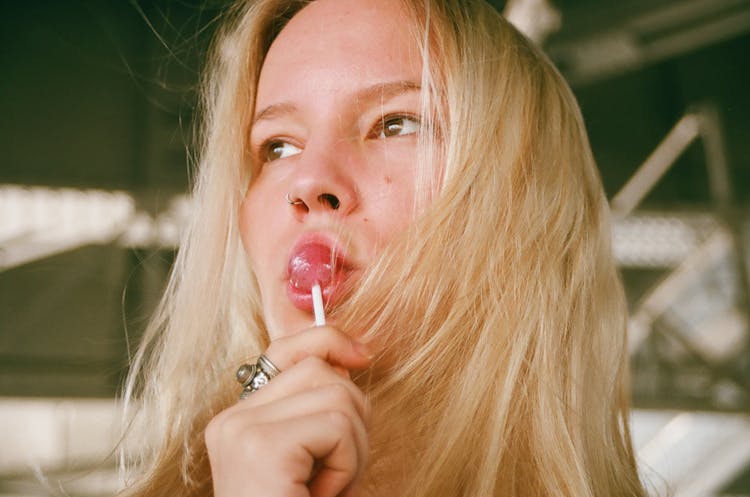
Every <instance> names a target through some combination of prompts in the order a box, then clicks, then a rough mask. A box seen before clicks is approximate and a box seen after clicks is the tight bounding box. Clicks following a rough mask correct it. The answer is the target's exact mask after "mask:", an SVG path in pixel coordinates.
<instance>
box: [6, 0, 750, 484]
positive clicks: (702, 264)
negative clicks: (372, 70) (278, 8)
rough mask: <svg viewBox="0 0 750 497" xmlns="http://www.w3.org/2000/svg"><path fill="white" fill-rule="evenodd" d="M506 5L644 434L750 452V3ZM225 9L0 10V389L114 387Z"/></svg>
mask: <svg viewBox="0 0 750 497" xmlns="http://www.w3.org/2000/svg"><path fill="white" fill-rule="evenodd" d="M514 3H516V4H521V3H524V4H525V5H523V6H521V7H523V8H520V7H519V6H518V5H515V7H518V8H519V9H520V10H518V11H517V12H520V14H518V15H519V16H520V15H523V12H527V13H528V12H532V13H533V14H532V15H533V16H536V17H544V18H545V19H547V20H548V22H547V28H546V29H545V30H542V31H540V32H539V35H538V36H539V39H540V40H541V39H543V46H544V48H545V51H546V52H547V53H548V54H549V56H550V57H551V59H552V60H553V61H554V62H555V63H556V64H557V65H558V67H559V68H560V70H561V72H562V73H563V75H564V76H565V77H566V78H567V79H568V81H569V82H570V84H571V86H572V88H573V91H574V93H575V94H576V96H577V98H578V99H579V103H580V105H581V108H582V112H583V114H584V118H585V121H586V124H587V128H588V131H589V135H590V139H591V144H592V148H593V151H594V154H595V157H596V159H597V162H598V164H599V167H600V170H601V174H602V179H603V182H604V185H605V189H606V191H607V193H608V196H609V198H610V199H611V201H612V205H613V210H614V211H615V214H616V216H617V222H616V225H615V227H614V233H613V237H614V242H615V250H616V254H617V257H618V260H619V262H620V265H621V269H622V273H623V279H624V282H625V284H626V290H627V293H628V299H629V305H630V309H631V352H632V363H633V367H634V368H633V371H634V372H633V390H634V392H633V393H634V402H635V405H636V406H637V407H639V408H641V409H644V411H641V412H643V413H645V414H642V415H641V416H640V419H641V421H642V423H643V424H642V426H651V427H652V431H651V432H649V431H648V430H649V429H645V431H643V430H642V433H645V432H648V433H651V435H653V436H654V437H656V436H660V437H661V439H664V437H667V436H668V435H669V436H671V437H672V438H671V439H669V440H671V441H672V443H673V445H674V446H675V447H679V444H678V442H679V440H681V439H679V437H678V436H677V435H676V434H678V433H683V435H684V436H687V434H689V433H693V434H695V433H699V432H700V433H703V432H701V430H703V429H705V430H707V431H706V433H713V432H711V430H712V429H713V428H711V426H713V425H711V424H710V422H709V421H706V420H708V419H709V418H704V417H702V414H695V415H694V416H693V417H692V418H686V417H679V416H680V415H681V414H684V413H686V412H690V413H695V412H698V413H717V414H718V413H723V414H721V415H723V416H739V418H734V417H732V418H726V419H732V420H735V419H740V421H737V422H736V423H735V424H731V423H729V422H728V423H726V424H724V425H723V426H730V425H731V426H732V427H734V428H732V429H736V432H733V433H734V437H735V439H736V440H746V439H747V438H746V437H747V436H748V433H750V431H747V430H750V428H748V427H747V425H746V424H745V421H743V420H744V419H745V418H744V417H743V416H744V415H745V414H747V413H748V412H749V411H750V331H749V330H748V323H749V322H750V319H749V318H748V309H750V305H748V302H749V301H748V295H749V294H750V292H748V269H747V268H748V261H749V259H750V258H749V254H750V252H749V251H748V247H749V246H750V222H748V215H747V213H748V201H749V200H750V164H749V163H750V121H748V119H747V117H746V116H747V115H750V91H748V87H749V85H748V83H749V82H750V62H748V60H750V59H748V56H747V54H748V53H749V52H750V0H622V1H620V2H617V3H613V2H602V1H601V0H551V1H545V0H532V1H520V0H519V1H518V2H514ZM495 5H496V7H498V9H499V10H503V9H508V8H509V7H511V6H512V5H506V4H505V2H495ZM221 6H222V2H219V1H215V2H206V1H203V2H169V1H167V0H161V1H158V0H157V1H151V2H145V1H140V2H139V1H134V2H127V3H126V2H107V3H101V2H84V1H82V0H79V1H71V2H65V3H61V2H29V3H21V2H17V3H10V2H3V3H2V4H0V43H1V44H0V47H2V48H0V67H2V68H3V77H2V78H0V151H1V152H2V155H0V316H2V322H1V323H2V324H0V396H6V397H8V396H11V397H26V398H30V397H71V398H73V397H75V398H80V397H94V398H110V397H112V396H113V395H114V394H115V393H116V391H117V389H118V388H119V384H120V381H121V378H122V374H123V372H124V371H125V368H126V365H127V357H128V350H129V347H130V346H131V345H132V344H133V343H134V342H135V340H137V337H138V335H139V333H140V330H141V329H142V327H143V325H144V323H145V322H146V320H147V319H148V316H149V313H150V310H151V309H152V308H153V305H154V303H155V301H156V300H157V299H158V296H159V294H160V291H161V288H162V287H163V284H164V281H165V277H166V275H167V273H168V271H169V267H170V264H171V261H172V260H173V255H174V250H175V249H176V245H177V239H178V234H179V229H180V226H181V225H182V222H183V220H184V219H185V218H186V216H188V215H189V199H188V198H187V197H186V196H185V195H184V194H185V191H186V189H187V185H188V183H189V174H188V171H189V166H188V163H189V158H188V153H187V152H186V144H187V145H189V144H190V143H191V137H192V127H191V126H192V120H193V116H194V112H195V108H194V102H195V98H196V93H195V89H196V86H195V85H196V80H197V77H198V74H199V71H200V61H201V60H202V59H203V57H204V55H205V51H206V47H207V43H208V40H209V39H210V35H211V32H212V31H213V29H214V28H215V25H216V21H215V19H216V16H217V15H218V14H219V13H220V10H221ZM524 9H526V10H525V11H524ZM535 9H536V10H535ZM539 9H546V10H543V12H545V14H544V15H543V16H542V15H541V14H539V12H542V11H541V10H539ZM506 12H507V10H506ZM665 412H667V413H672V415H664V414H663V413H665ZM660 416H667V417H660ZM637 417H638V416H637ZM688 419H689V420H690V422H688V421H686V420H688ZM710 419H714V418H710ZM721 419H725V418H721ZM675 420H677V421H675ZM704 421H705V423H704V424H700V423H703V422H704ZM691 423H692V424H691ZM699 425H700V427H701V428H700V429H698V428H696V429H693V430H691V429H687V428H685V427H686V426H693V427H698V426H699ZM654 427H657V428H658V429H657V428H654ZM680 430H683V431H682V432H680ZM670 434H671V435H670ZM644 436H645V435H644ZM701 436H703V437H704V439H706V440H708V439H710V438H711V435H701ZM652 438H653V437H652ZM649 440H650V439H649ZM684 440H688V439H684ZM690 440H692V439H690ZM665 443H666V442H665ZM690 443H693V442H690ZM701 443H703V442H694V444H698V445H700V444H701ZM643 445H644V446H649V445H648V440H646V439H644V441H643ZM649 447H651V449H649V450H650V451H651V452H650V454H651V456H650V457H652V458H656V459H651V461H652V462H653V461H656V462H655V463H654V464H655V465H656V466H657V467H658V466H659V464H661V463H660V462H659V460H658V457H659V456H658V451H656V450H655V449H653V447H654V446H653V444H652V445H650V446H649ZM705 447H708V446H707V445H706V446H705ZM683 449H684V448H681V449H679V450H683ZM706 450H709V449H708V448H706ZM711 450H714V449H711ZM738 450H739V449H738ZM737 454H740V452H737V453H736V454H735V456H736V457H735V459H734V460H735V461H738V460H739V461H745V462H744V463H742V464H740V466H739V467H738V468H735V469H734V470H733V472H732V473H731V474H729V475H728V476H725V477H724V479H723V480H722V481H719V482H718V483H715V482H714V483H713V487H711V486H710V485H711V483H710V482H711V481H712V480H711V475H716V474H719V473H720V471H718V470H715V469H712V468H711V466H710V465H709V464H708V463H707V462H705V461H704V463H703V464H704V466H703V467H704V470H705V471H704V473H706V475H707V476H705V477H704V478H703V480H701V481H702V482H703V483H702V484H703V485H704V486H705V485H708V487H707V488H711V491H712V492H713V493H714V494H715V495H729V494H730V493H732V494H735V495H739V494H743V493H744V494H750V469H749V468H750V454H746V455H737ZM662 456H664V455H663V454H662ZM665 457H666V456H665ZM743 457H744V458H745V459H742V458H743ZM712 460H714V462H715V463H716V464H721V465H722V466H721V467H724V468H726V467H727V465H726V464H725V463H722V462H721V460H720V458H717V457H712ZM717 461H719V462H717ZM662 462H663V461H662ZM685 468H690V465H689V464H687V463H686V465H685ZM1 469H2V468H0V475H1V473H2V471H1ZM685 471H687V473H690V472H691V471H692V473H693V476H695V478H698V477H699V476H700V475H699V474H698V472H697V470H696V469H695V468H693V469H692V470H690V469H687V470H685ZM678 472H679V471H678ZM1 479H2V478H0V480H1ZM699 483H700V482H699ZM699 483H694V482H693V483H691V485H690V486H691V487H692V488H699V487H700V485H699ZM700 488H703V487H700ZM2 492H3V488H2V485H0V494H2ZM685 492H686V493H684V494H683V493H679V492H677V493H676V494H675V495H690V494H689V492H687V491H685Z"/></svg>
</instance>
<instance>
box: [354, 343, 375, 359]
mask: <svg viewBox="0 0 750 497" xmlns="http://www.w3.org/2000/svg"><path fill="white" fill-rule="evenodd" d="M352 345H353V346H354V350H355V351H356V352H357V354H359V355H361V356H362V357H366V358H368V359H372V357H373V356H374V355H375V354H373V352H372V350H370V347H368V346H367V345H365V344H364V343H362V342H358V341H356V340H353V341H352Z"/></svg>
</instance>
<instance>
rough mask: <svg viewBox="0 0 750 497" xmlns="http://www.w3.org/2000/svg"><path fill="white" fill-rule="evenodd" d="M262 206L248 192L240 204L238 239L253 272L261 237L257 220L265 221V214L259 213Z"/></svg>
mask: <svg viewBox="0 0 750 497" xmlns="http://www.w3.org/2000/svg"><path fill="white" fill-rule="evenodd" d="M262 205H263V203H262V202H259V201H258V199H257V198H256V197H255V196H253V195H251V192H250V190H248V193H247V194H245V198H244V199H243V200H242V204H240V212H239V225H240V226H239V228H240V237H241V238H242V245H243V247H244V248H245V253H246V254H247V256H248V258H249V259H250V264H251V266H252V268H253V271H255V269H256V261H257V259H258V257H259V253H258V249H259V248H260V247H261V245H260V243H259V242H260V238H261V237H260V231H259V226H258V225H257V221H258V220H259V219H265V214H266V213H264V212H260V209H262Z"/></svg>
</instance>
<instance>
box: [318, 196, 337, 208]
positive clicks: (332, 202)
mask: <svg viewBox="0 0 750 497" xmlns="http://www.w3.org/2000/svg"><path fill="white" fill-rule="evenodd" d="M318 201H319V202H320V203H322V204H328V205H329V207H331V209H333V210H336V209H338V208H339V207H340V206H341V202H340V201H339V199H338V197H337V196H336V195H334V194H332V193H323V194H321V195H318Z"/></svg>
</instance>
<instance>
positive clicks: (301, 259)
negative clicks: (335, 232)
mask: <svg viewBox="0 0 750 497" xmlns="http://www.w3.org/2000/svg"><path fill="white" fill-rule="evenodd" d="M287 273H288V279H289V283H288V286H287V296H288V297H289V299H290V300H291V302H292V304H294V306H295V307H297V308H299V309H301V310H303V311H308V312H309V311H312V308H313V304H312V296H311V291H312V287H313V286H314V285H315V283H319V284H320V287H321V290H322V292H323V300H324V302H325V304H326V305H327V306H329V305H332V304H333V303H334V302H335V300H336V297H337V295H339V294H340V293H341V291H340V289H341V287H342V284H343V283H344V281H345V280H346V278H347V276H348V275H349V274H350V273H351V267H350V266H349V265H348V263H347V261H346V259H345V257H344V255H343V254H342V252H341V250H340V249H337V248H336V247H335V245H334V244H333V243H330V242H329V241H328V240H326V239H324V238H321V237H316V236H308V237H304V238H303V239H301V240H299V241H298V243H297V244H296V245H295V246H294V248H293V249H292V251H291V253H290V256H289V263H288V265H287Z"/></svg>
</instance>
